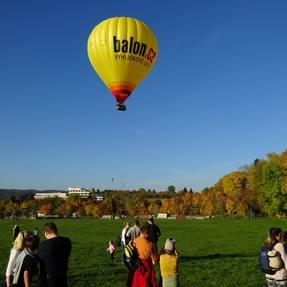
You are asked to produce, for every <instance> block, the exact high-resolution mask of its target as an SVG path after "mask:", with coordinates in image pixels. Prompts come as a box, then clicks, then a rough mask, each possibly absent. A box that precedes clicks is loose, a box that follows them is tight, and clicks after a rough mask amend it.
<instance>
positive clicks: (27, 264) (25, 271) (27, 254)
mask: <svg viewBox="0 0 287 287" xmlns="http://www.w3.org/2000/svg"><path fill="white" fill-rule="evenodd" d="M24 242H25V248H24V249H23V251H22V252H21V253H20V254H19V255H18V257H17V259H16V264H15V269H14V274H13V285H12V286H13V287H31V284H32V279H33V276H34V275H36V274H37V273H38V262H37V259H36V256H35V253H34V252H35V250H36V249H37V248H38V246H39V237H38V236H35V235H33V233H32V232H31V231H26V232H25V235H24Z"/></svg>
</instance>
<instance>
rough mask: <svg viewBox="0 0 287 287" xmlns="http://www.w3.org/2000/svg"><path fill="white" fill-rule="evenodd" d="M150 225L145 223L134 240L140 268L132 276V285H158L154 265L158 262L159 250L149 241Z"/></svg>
mask: <svg viewBox="0 0 287 287" xmlns="http://www.w3.org/2000/svg"><path fill="white" fill-rule="evenodd" d="M149 229H150V226H149V225H148V224H145V225H143V226H141V228H140V236H139V237H137V238H136V239H135V240H134V241H133V245H134V247H135V248H136V250H137V254H138V260H139V268H138V269H136V270H135V272H134V274H133V276H130V277H131V278H132V284H131V286H132V287H156V273H155V271H154V268H153V265H155V264H156V262H157V252H156V250H155V247H154V244H153V243H152V242H150V241H149V232H150V230H149Z"/></svg>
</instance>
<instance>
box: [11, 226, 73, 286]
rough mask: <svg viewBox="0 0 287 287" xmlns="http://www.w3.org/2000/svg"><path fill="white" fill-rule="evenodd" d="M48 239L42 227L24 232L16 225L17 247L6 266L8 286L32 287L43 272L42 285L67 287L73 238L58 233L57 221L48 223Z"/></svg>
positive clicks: (40, 284)
mask: <svg viewBox="0 0 287 287" xmlns="http://www.w3.org/2000/svg"><path fill="white" fill-rule="evenodd" d="M44 236H45V239H46V240H44V241H42V242H40V237H39V232H38V229H37V228H35V229H34V230H33V232H32V231H29V230H28V231H21V230H20V227H19V226H18V225H16V226H14V228H13V247H12V249H11V251H10V256H9V260H8V264H7V269H6V285H7V287H31V284H32V280H33V277H35V276H36V275H38V274H39V286H40V287H67V286H68V279H67V270H68V259H69V256H70V253H71V247H72V245H71V241H70V239H69V238H66V237H62V236H59V235H58V230H57V226H56V225H55V223H53V222H50V223H46V224H45V226H44Z"/></svg>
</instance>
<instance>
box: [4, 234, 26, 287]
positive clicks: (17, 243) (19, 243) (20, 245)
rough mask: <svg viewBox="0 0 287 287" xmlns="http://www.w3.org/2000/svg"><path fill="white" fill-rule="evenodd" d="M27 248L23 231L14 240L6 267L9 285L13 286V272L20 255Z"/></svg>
mask: <svg viewBox="0 0 287 287" xmlns="http://www.w3.org/2000/svg"><path fill="white" fill-rule="evenodd" d="M24 248H25V241H24V233H23V232H22V231H21V232H20V233H19V234H18V236H17V237H16V239H15V240H14V242H13V247H12V249H11V251H10V256H9V261H8V265H7V268H6V285H7V287H11V286H12V282H13V272H14V268H15V264H16V259H17V257H18V255H19V254H20V253H21V252H22V250H23V249H24Z"/></svg>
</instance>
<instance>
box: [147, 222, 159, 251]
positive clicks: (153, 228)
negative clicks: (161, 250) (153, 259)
mask: <svg viewBox="0 0 287 287" xmlns="http://www.w3.org/2000/svg"><path fill="white" fill-rule="evenodd" d="M147 222H148V225H149V227H150V232H149V239H150V241H151V242H152V243H153V244H154V246H155V250H156V252H158V249H157V242H158V238H159V237H160V235H161V232H160V229H159V227H158V226H157V225H156V224H155V223H154V220H153V218H152V217H150V218H149V219H148V221H147Z"/></svg>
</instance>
